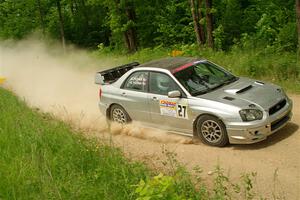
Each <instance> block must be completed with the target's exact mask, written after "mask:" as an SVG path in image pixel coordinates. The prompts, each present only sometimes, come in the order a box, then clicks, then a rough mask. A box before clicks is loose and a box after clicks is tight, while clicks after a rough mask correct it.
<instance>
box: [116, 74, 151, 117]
mask: <svg viewBox="0 0 300 200" xmlns="http://www.w3.org/2000/svg"><path fill="white" fill-rule="evenodd" d="M148 77H149V72H147V71H136V72H133V73H132V74H131V75H129V77H128V78H127V79H126V80H125V81H124V83H123V84H122V86H121V97H120V101H121V104H122V106H123V107H124V109H125V110H126V111H127V113H128V114H129V116H130V117H131V118H132V119H133V120H137V121H144V122H149V121H150V120H149V119H150V114H149V102H148V93H147V92H148Z"/></svg>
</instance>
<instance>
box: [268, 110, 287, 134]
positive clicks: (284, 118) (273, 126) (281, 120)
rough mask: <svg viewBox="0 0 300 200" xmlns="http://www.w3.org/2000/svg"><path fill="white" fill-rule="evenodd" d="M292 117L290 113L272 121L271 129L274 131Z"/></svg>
mask: <svg viewBox="0 0 300 200" xmlns="http://www.w3.org/2000/svg"><path fill="white" fill-rule="evenodd" d="M289 119H290V113H288V114H287V115H285V116H284V117H282V118H281V119H279V120H277V121H274V122H272V123H271V131H274V130H276V129H278V128H279V127H281V126H282V125H283V124H285V123H286V122H287V121H289Z"/></svg>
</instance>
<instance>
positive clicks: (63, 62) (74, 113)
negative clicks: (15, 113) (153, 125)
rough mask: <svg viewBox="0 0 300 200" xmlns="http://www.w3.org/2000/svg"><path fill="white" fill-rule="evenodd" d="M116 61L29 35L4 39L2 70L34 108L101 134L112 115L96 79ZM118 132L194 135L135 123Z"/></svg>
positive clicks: (171, 138)
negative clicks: (103, 110)
mask: <svg viewBox="0 0 300 200" xmlns="http://www.w3.org/2000/svg"><path fill="white" fill-rule="evenodd" d="M114 65H116V62H115V61H112V60H111V59H110V58H102V59H95V58H93V57H92V56H91V55H90V54H89V53H88V52H86V51H83V50H78V49H76V48H73V47H68V50H67V53H64V52H63V51H62V50H61V48H60V47H59V45H55V44H51V45H49V44H46V43H44V42H41V41H38V40H35V39H27V40H24V41H19V42H13V41H4V42H3V41H2V42H0V72H1V73H2V75H3V76H4V77H6V78H7V81H6V83H5V85H4V87H6V88H8V89H10V90H12V91H13V92H14V93H16V94H17V95H18V96H19V97H20V98H22V99H24V100H25V101H26V103H27V104H28V105H29V106H31V107H36V108H39V109H40V110H41V111H43V112H48V113H51V114H53V115H54V116H55V117H58V118H59V119H61V120H63V121H65V122H67V123H69V124H71V125H72V126H73V127H74V128H76V129H80V130H83V131H84V132H85V133H86V132H93V133H97V134H106V133H107V124H106V119H105V117H104V116H102V115H101V114H100V112H99V109H98V106H97V102H98V90H99V86H97V85H95V84H94V74H95V72H96V71H97V70H101V69H104V68H108V67H111V66H114ZM111 133H112V134H114V135H129V136H133V137H137V138H141V139H148V140H153V141H157V142H164V143H165V142H175V143H188V142H187V141H189V140H190V139H187V138H184V137H180V136H176V135H170V134H168V133H165V132H163V131H157V130H155V131H153V130H148V129H145V128H141V127H139V125H138V124H131V125H128V126H125V127H123V128H122V127H119V126H118V125H113V126H112V129H111Z"/></svg>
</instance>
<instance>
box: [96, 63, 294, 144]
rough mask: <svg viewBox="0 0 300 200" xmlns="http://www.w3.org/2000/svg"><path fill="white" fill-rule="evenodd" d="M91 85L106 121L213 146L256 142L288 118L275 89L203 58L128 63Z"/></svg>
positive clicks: (100, 75) (287, 101)
mask: <svg viewBox="0 0 300 200" xmlns="http://www.w3.org/2000/svg"><path fill="white" fill-rule="evenodd" d="M96 83H97V84H100V85H101V86H100V91H99V96H100V101H99V108H100V110H101V112H102V113H103V114H104V115H106V116H107V118H108V119H109V120H111V121H115V122H118V123H128V122H130V121H132V120H136V121H140V122H142V123H143V124H144V125H146V126H150V127H155V128H160V129H164V130H167V131H170V132H174V133H179V134H183V135H188V136H194V137H197V138H199V139H201V140H202V141H203V142H204V143H206V144H209V145H213V146H224V145H226V144H228V143H232V144H249V143H255V142H259V141H262V140H264V139H266V138H267V136H269V135H270V134H272V133H274V132H276V131H277V130H279V129H281V128H282V127H284V126H285V125H286V124H287V122H288V121H289V120H290V119H291V116H292V112H291V110H292V101H291V100H290V99H289V98H288V97H287V95H286V94H285V92H284V91H283V90H282V88H280V87H279V86H276V85H273V84H269V83H265V82H261V81H257V80H252V79H249V78H243V77H237V76H234V75H233V74H231V73H230V72H228V71H226V70H225V69H224V68H222V67H220V66H218V65H216V64H214V63H212V62H210V61H208V60H204V59H197V58H186V57H176V58H165V59H161V60H155V61H152V62H148V63H145V64H141V65H140V64H139V63H130V64H127V65H124V66H119V67H116V68H113V69H110V70H106V71H102V72H99V73H97V74H96Z"/></svg>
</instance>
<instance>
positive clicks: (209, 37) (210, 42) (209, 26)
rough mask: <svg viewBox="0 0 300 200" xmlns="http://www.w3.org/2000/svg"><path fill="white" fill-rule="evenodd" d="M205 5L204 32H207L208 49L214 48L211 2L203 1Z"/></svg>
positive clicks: (209, 0)
mask: <svg viewBox="0 0 300 200" xmlns="http://www.w3.org/2000/svg"><path fill="white" fill-rule="evenodd" d="M205 5H206V31H207V45H208V47H210V48H213V47H214V41H213V22H212V13H211V9H212V0H205Z"/></svg>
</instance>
